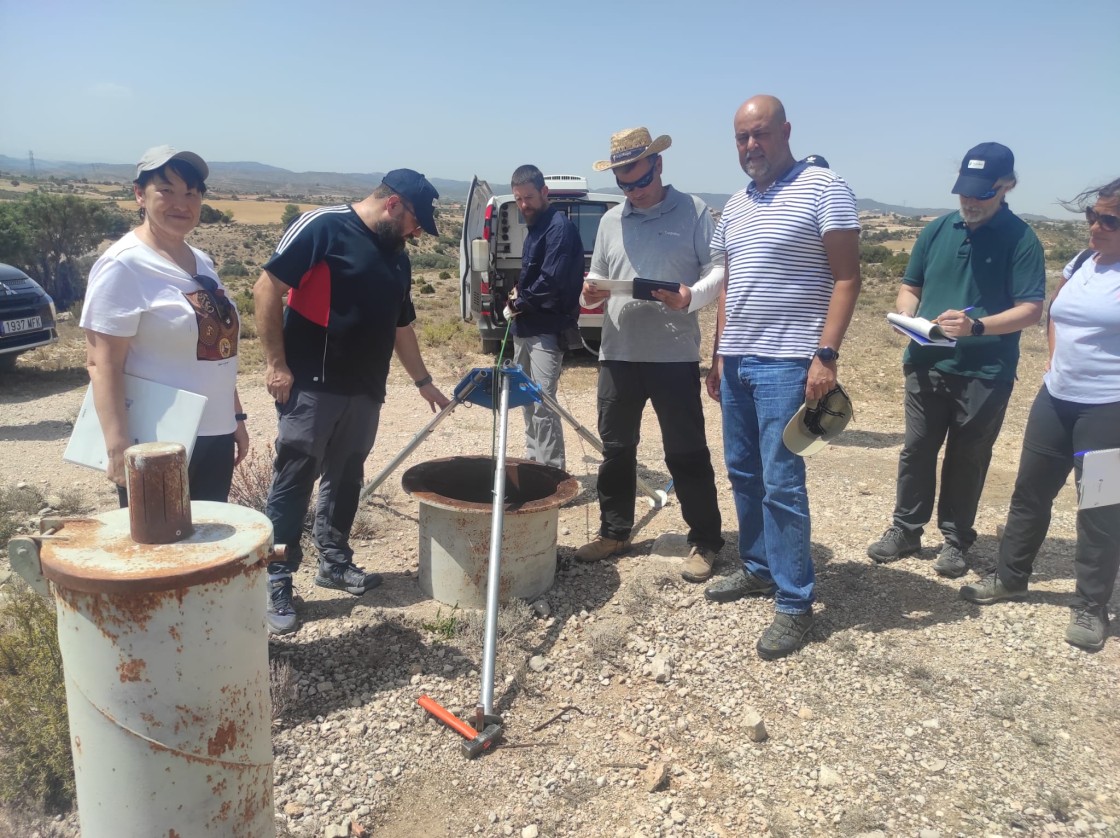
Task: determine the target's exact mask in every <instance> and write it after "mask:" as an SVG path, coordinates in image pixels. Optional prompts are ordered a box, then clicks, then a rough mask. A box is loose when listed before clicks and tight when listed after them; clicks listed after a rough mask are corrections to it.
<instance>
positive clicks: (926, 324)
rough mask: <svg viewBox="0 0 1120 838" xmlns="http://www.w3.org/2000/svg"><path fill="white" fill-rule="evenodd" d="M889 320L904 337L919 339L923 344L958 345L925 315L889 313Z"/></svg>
mask: <svg viewBox="0 0 1120 838" xmlns="http://www.w3.org/2000/svg"><path fill="white" fill-rule="evenodd" d="M887 321H888V322H889V323H890V324H891V326H893V327H894V330H895V331H896V332H898V333H899V334H900V335H902V336H903V337H908V338H910V339H911V340H914V341H917V342H918V343H920V344H922V346H929V345H930V344H933V345H934V346H956V345H957V342H956V341H955V340H954V339H953V338H951V337H949V336H948V335H946V334H944V333H943V332H942V331H941V329H940V328H939V327H938V325H937V324H936V323H934V322H933V321H932V320H926V318H924V317H907V316H906V315H905V314H896V313H895V312H893V311H891V312H888V313H887Z"/></svg>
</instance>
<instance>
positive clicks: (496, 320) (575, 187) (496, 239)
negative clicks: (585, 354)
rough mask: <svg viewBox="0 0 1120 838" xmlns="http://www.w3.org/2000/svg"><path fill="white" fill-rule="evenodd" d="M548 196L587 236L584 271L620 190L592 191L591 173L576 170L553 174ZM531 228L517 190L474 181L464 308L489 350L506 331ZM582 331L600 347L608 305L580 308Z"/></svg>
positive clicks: (463, 247) (462, 277)
mask: <svg viewBox="0 0 1120 838" xmlns="http://www.w3.org/2000/svg"><path fill="white" fill-rule="evenodd" d="M544 181H545V185H546V186H548V200H549V203H551V204H552V206H554V207H556V208H557V209H558V210H560V211H561V212H563V213H564V214H565V215H567V216H568V218H570V219H571V220H572V222H573V223H574V224H575V225H576V227H577V228H578V229H579V233H580V237H581V238H582V239H583V252H584V265H583V271H584V275H586V274H587V269H588V268H589V267H590V266H591V251H592V250H593V249H594V248H595V234H596V233H597V232H598V230H599V221H600V219H602V217H603V214H604V213H605V212H606V211H607V210H609V209H610V208H611V207H613V206H615V205H617V204H619V203H621V202H622V200H623V199H622V196H621V195H610V194H606V193H601V192H588V191H587V178H583V177H579V176H577V175H548V176H546V177H545V179H544ZM527 232H528V230H527V228H526V226H525V219H524V217H523V216H522V215H521V211H520V210H518V209H517V203H516V201H514V198H513V195H495V194H494V192H493V190H492V189H491V188H490V186H489V184H487V183H486V181H484V180H479V179H478V178H477V177H475V178H474V180H473V181H472V182H471V191H470V194H469V195H468V196H467V205H466V211H465V214H464V216H463V239H462V241H461V242H460V244H459V312H460V314H461V315H462V317H463V319H464V320H466V321H468V322H471V321H473V322H475V323H477V324H478V332H479V335H480V337H481V338H482V348H483V351H485V352H497V351H498V349H499V348H500V347H501V342H502V337H503V336H504V335H505V331H506V323H505V318H504V317H502V308H503V307H504V306H505V301H506V298H507V297H508V296H509V292H510V290H511V289H512V288H513V287H514V286H515V285H516V284H517V277H518V276H519V275H520V273H521V249H522V247H523V245H524V243H525V235H526V233H527ZM579 327H580V333H581V335H582V336H583V340H584V344H585V345H587V346H589V348H592V347H598V345H599V339H600V335H601V333H602V327H603V309H602V307H601V306H600V307H599V308H597V309H594V310H589V309H581V311H580V315H579Z"/></svg>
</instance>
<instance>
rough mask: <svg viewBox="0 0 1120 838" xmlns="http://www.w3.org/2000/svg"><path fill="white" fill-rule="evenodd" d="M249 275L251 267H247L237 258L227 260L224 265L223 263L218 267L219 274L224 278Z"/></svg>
mask: <svg viewBox="0 0 1120 838" xmlns="http://www.w3.org/2000/svg"><path fill="white" fill-rule="evenodd" d="M248 275H249V269H248V268H246V267H245V265H243V264H242V263H241V262H238V261H237V260H231V261H229V262H226V263H225V264H224V265H222V267H221V268H219V269H218V276H220V277H221V278H222V279H229V278H230V277H233V276H248Z"/></svg>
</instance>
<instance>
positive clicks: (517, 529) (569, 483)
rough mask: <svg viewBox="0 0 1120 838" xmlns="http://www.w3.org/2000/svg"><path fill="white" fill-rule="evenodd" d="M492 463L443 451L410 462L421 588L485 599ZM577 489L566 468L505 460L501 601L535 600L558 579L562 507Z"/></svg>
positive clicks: (479, 603) (466, 600)
mask: <svg viewBox="0 0 1120 838" xmlns="http://www.w3.org/2000/svg"><path fill="white" fill-rule="evenodd" d="M492 483H493V461H492V460H491V459H490V458H489V457H481V456H474V457H445V458H443V459H439V460H429V461H427V462H424V463H420V464H418V465H415V466H413V467H412V468H410V469H409V470H408V471H406V472H405V473H404V475H403V476H402V478H401V485H402V486H403V487H404V490H405V491H406V492H408V493H409V494H411V495H413V496H414V497H415V498H416V499H417V500H418V501H419V503H420V557H419V576H418V580H417V581H418V582H419V585H420V589H421V590H423V591H424V593H426V594H428V595H429V596H430V597H432V598H433V599H435V600H437V601H439V602H442V603H445V604H447V605H452V606H454V605H458V606H459V607H461V608H483V607H484V606H485V605H486V574H487V565H488V562H487V559H488V557H489V553H490V524H491V520H492V517H493V507H492V497H491V495H492ZM578 494H579V482H578V481H577V480H576V479H575V478H574V477H571V476H570V475H568V474H567V473H566V472H564V471H561V470H560V469H558V468H553V467H552V466H546V465H542V464H541V463H535V462H532V461H530V460H521V459H514V458H512V457H511V458H508V459H507V460H506V505H505V507H504V513H503V526H502V553H501V555H502V565H501V576H500V581H499V599H500V601H502V602H505V601H507V600H509V599H510V598H512V597H517V598H520V599H533V598H535V597H537V596H539V595H540V594H542V593H544V592H545V591H547V590H548V589H549V588H551V587H552V583H553V581H554V580H555V578H556V531H557V526H558V522H559V514H560V513H559V510H560V507H561V506H562V505H563V504H565V503H567V502H568V501H570V500H571V499H572V498H574V497H575V496H576V495H578Z"/></svg>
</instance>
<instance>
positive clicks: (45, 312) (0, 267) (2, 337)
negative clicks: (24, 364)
mask: <svg viewBox="0 0 1120 838" xmlns="http://www.w3.org/2000/svg"><path fill="white" fill-rule="evenodd" d="M55 320H56V313H55V310H54V300H52V299H51V298H50V295H49V294H47V292H46V291H44V290H43V289H42V286H40V285H39V283H38V282H36V281H35V280H33V279H32V278H31V277H29V276H28V275H27V274H25V273H24V272H23V271H21V270H19V269H18V268H13V267H12V266H11V265H5V264H4V263H2V262H0V370H10V369H12V368H13V367H15V365H16V356H17V355H19V354H20V353H21V352H26V351H27V350H28V349H34V348H35V347H36V346H45V345H46V344H48V343H54V342H55V341H56V340H58V331H57V330H56V325H55Z"/></svg>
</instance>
